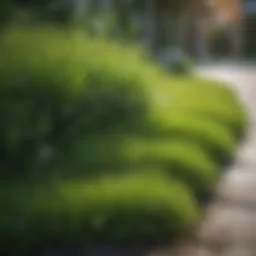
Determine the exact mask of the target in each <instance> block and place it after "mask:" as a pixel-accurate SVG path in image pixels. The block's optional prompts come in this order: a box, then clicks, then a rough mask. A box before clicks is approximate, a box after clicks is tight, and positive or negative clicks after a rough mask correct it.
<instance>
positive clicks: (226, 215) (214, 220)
mask: <svg viewBox="0 0 256 256" xmlns="http://www.w3.org/2000/svg"><path fill="white" fill-rule="evenodd" d="M197 235H198V238H199V239H200V241H201V242H202V243H203V244H205V245H207V246H210V247H211V248H215V249H223V248H225V247H227V246H230V245H235V244H237V243H239V244H241V245H248V246H251V245H253V246H254V245H255V244H256V214H255V212H252V211H248V210H244V209H243V208H239V207H232V206H228V205H226V206H225V205H224V204H221V203H218V204H215V205H212V206H210V207H209V209H208V211H207V213H206V218H205V220H204V221H203V223H202V225H201V227H200V228H199V231H198V234H197Z"/></svg>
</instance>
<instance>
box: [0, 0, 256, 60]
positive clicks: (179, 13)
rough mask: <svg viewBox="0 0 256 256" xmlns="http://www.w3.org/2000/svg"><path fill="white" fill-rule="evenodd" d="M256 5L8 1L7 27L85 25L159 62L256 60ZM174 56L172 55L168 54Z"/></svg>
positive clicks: (205, 0) (243, 1) (233, 0)
mask: <svg viewBox="0 0 256 256" xmlns="http://www.w3.org/2000/svg"><path fill="white" fill-rule="evenodd" d="M255 2H256V1H255V0H225V1H223V0H171V1H170V0H169V1H168V0H158V1H157V0H140V1H136V0H63V1H61V0H3V1H1V8H0V10H1V23H2V25H3V26H6V25H7V24H8V23H9V24H10V23H12V24H13V23H16V24H19V25H21V24H33V25H35V24H38V23H42V22H48V23H58V24H59V25H63V26H70V25H74V24H76V25H79V26H83V27H84V29H86V30H87V31H90V32H91V33H92V34H99V33H101V34H105V35H106V36H109V37H112V38H118V37H119V38H122V39H124V38H125V40H131V41H136V42H140V43H141V44H143V45H144V46H145V47H146V48H147V49H149V50H150V51H151V52H153V53H154V54H155V53H156V54H157V56H158V57H159V56H160V57H163V55H164V56H165V58H167V57H166V56H170V55H172V56H173V52H176V53H177V54H180V51H182V52H184V53H186V54H188V55H189V56H190V57H192V58H194V59H196V60H201V61H202V60H207V59H216V58H243V57H250V58H253V57H255V55H256V50H255V47H254V45H255V42H256V39H255V33H254V29H255V24H256V21H255V20H256V3H255ZM167 52H168V54H167Z"/></svg>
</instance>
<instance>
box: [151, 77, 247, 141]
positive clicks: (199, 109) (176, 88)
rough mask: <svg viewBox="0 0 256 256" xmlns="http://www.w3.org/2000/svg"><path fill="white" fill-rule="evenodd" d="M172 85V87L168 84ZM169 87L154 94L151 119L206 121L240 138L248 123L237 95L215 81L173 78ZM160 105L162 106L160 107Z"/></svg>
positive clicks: (162, 87)
mask: <svg viewBox="0 0 256 256" xmlns="http://www.w3.org/2000/svg"><path fill="white" fill-rule="evenodd" d="M172 80H173V81H175V83H172V84H171V81H172ZM172 80H171V79H170V82H169V84H168V83H166V85H164V84H161V87H160V88H158V89H157V90H154V95H155V96H154V100H153V102H154V106H155V107H154V108H152V109H153V113H152V114H153V118H155V117H159V116H160V117H159V118H160V119H164V120H168V121H169V122H171V119H172V118H173V116H174V118H177V115H180V116H186V115H189V116H191V118H190V120H191V121H192V117H195V118H196V120H197V119H198V118H202V119H207V120H209V121H214V122H217V123H218V124H220V125H222V126H225V127H226V128H227V129H228V130H229V131H230V132H231V133H232V134H233V135H234V136H235V137H236V138H237V137H239V136H241V134H242V133H243V132H244V129H245V127H246V126H247V123H248V120H247V115H246V113H245V110H244V108H243V106H242V104H241V102H240V101H239V99H238V97H237V95H236V94H235V93H234V92H233V91H232V90H231V89H230V88H228V86H225V85H223V84H222V83H218V82H216V81H211V80H205V79H200V78H197V77H190V78H189V79H184V78H182V77H180V78H179V77H175V79H174V78H172ZM159 102H161V104H159Z"/></svg>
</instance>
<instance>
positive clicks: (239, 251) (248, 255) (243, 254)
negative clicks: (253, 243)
mask: <svg viewBox="0 0 256 256" xmlns="http://www.w3.org/2000/svg"><path fill="white" fill-rule="evenodd" d="M255 255H256V249H255V248H252V247H244V246H242V247H241V246H234V247H231V248H228V249H227V250H225V251H224V252H222V253H221V254H219V256H255Z"/></svg>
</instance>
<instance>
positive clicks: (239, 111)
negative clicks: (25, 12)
mask: <svg viewBox="0 0 256 256" xmlns="http://www.w3.org/2000/svg"><path fill="white" fill-rule="evenodd" d="M0 54H1V59H0V90H1V93H0V118H1V120H2V126H1V129H0V143H1V151H0V162H1V166H0V167H1V174H2V176H3V174H5V175H7V174H8V176H9V177H8V178H9V179H10V180H12V181H9V182H7V184H6V185H5V186H2V187H1V190H0V192H1V193H0V204H1V209H2V210H1V211H0V231H1V232H0V242H1V244H0V248H2V249H3V250H6V251H5V252H9V253H10V250H11V249H13V248H16V251H15V252H13V251H12V253H13V254H14V255H17V250H18V253H19V255H21V254H22V252H24V254H25V255H26V253H27V252H28V251H29V250H30V248H33V247H35V246H37V245H38V246H39V245H43V244H47V243H60V244H63V243H66V242H71V243H72V242H74V241H76V243H87V242H91V241H93V242H95V241H96V242H97V241H101V240H111V241H112V242H113V241H115V242H118V243H121V242H125V243H129V242H134V240H136V241H137V242H139V241H141V240H144V241H145V240H154V241H157V240H158V241H159V240H162V239H164V237H166V238H167V237H175V236H177V235H179V234H181V233H183V231H185V230H187V229H189V228H190V227H191V225H192V224H193V223H195V221H196V219H197V203H196V201H195V199H194V198H196V199H201V198H202V197H203V196H204V195H205V194H206V193H208V192H211V191H212V190H213V188H214V186H215V184H216V181H217V178H218V176H219V175H220V171H221V168H222V165H223V163H225V162H226V161H227V160H229V159H230V158H231V157H232V156H233V155H234V153H235V150H236V145H237V142H238V138H239V136H240V135H241V134H243V132H244V129H245V127H246V124H247V119H246V115H245V113H244V110H243V108H242V106H241V103H240V102H239V100H238V99H237V96H236V95H235V94H234V93H233V92H232V91H231V89H229V88H227V87H226V86H224V85H222V84H219V83H216V82H213V81H208V80H204V79H201V78H197V77H193V76H186V77H183V76H177V75H172V76H170V75H169V74H167V73H166V72H165V71H163V70H162V69H161V68H160V67H158V66H157V65H155V64H154V63H152V62H150V61H149V60H148V59H147V57H146V56H145V54H143V52H141V50H140V49H138V48H136V47H130V46H124V45H121V44H119V43H114V42H109V41H107V40H105V39H102V38H94V39H92V38H90V37H89V36H86V35H85V34H84V33H83V32H81V31H75V30H60V29H53V28H45V27H44V28H37V29H28V28H26V29H24V28H19V29H17V28H16V29H11V30H7V32H6V33H5V34H4V35H3V36H2V38H1V40H0ZM18 173H19V174H20V173H23V175H21V176H20V175H18ZM24 174H25V175H24ZM17 180H18V182H17ZM25 249H26V250H25Z"/></svg>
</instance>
